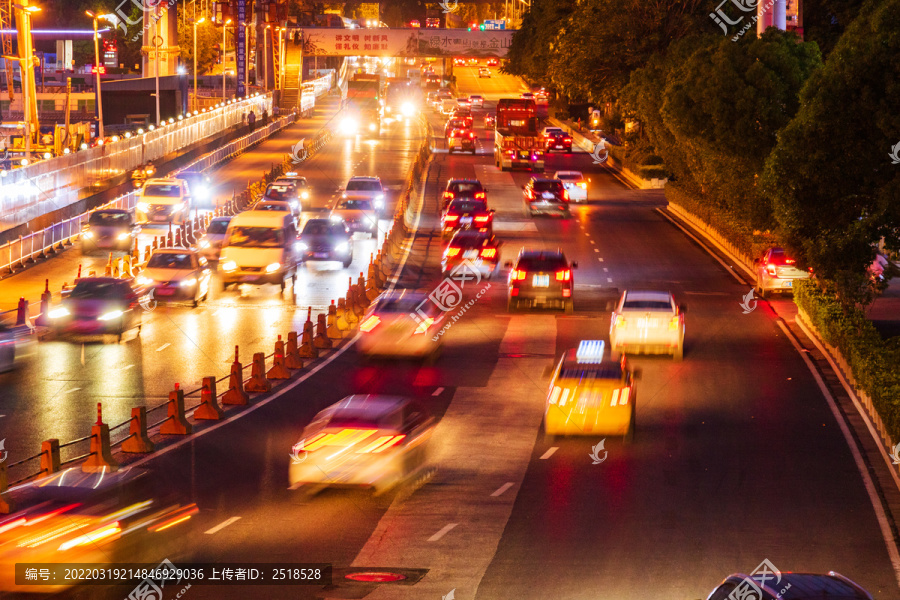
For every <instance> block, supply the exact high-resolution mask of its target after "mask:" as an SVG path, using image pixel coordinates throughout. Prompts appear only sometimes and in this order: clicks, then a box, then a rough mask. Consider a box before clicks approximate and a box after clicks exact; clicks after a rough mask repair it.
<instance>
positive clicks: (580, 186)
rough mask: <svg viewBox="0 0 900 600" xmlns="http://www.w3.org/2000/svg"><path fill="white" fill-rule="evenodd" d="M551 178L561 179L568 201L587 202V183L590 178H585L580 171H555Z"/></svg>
mask: <svg viewBox="0 0 900 600" xmlns="http://www.w3.org/2000/svg"><path fill="white" fill-rule="evenodd" d="M553 178H554V179H559V180H560V181H562V183H563V187H564V188H566V193H567V194H568V195H569V201H570V202H576V203H578V202H587V200H588V192H587V184H588V181H590V179H586V178H585V177H584V175H583V174H582V172H581V171H557V172H556V173H554V174H553Z"/></svg>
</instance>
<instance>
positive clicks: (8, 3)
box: [0, 0, 14, 104]
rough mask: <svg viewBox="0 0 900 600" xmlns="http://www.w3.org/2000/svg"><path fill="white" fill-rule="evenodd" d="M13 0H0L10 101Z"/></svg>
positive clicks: (1, 43)
mask: <svg viewBox="0 0 900 600" xmlns="http://www.w3.org/2000/svg"><path fill="white" fill-rule="evenodd" d="M12 29H13V0H0V46H2V47H0V50H2V53H3V56H4V57H5V60H6V91H7V92H8V93H9V102H10V104H12V101H13V91H14V90H13V88H14V86H13V61H12V58H10V57H11V56H12V53H13V45H12Z"/></svg>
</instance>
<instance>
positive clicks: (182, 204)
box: [172, 202, 184, 212]
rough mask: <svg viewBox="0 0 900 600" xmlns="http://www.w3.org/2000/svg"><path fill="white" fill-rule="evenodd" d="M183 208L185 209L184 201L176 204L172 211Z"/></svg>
mask: <svg viewBox="0 0 900 600" xmlns="http://www.w3.org/2000/svg"><path fill="white" fill-rule="evenodd" d="M182 209H184V202H179V203H178V204H176V205H175V206H173V207H172V211H174V212H178V211H180V210H182Z"/></svg>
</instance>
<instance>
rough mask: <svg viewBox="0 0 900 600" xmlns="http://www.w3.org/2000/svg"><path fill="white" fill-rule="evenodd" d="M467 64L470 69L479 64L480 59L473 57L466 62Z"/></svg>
mask: <svg viewBox="0 0 900 600" xmlns="http://www.w3.org/2000/svg"><path fill="white" fill-rule="evenodd" d="M466 64H468V65H469V66H470V67H474V66H475V65H477V64H478V59H477V58H475V57H472V58H470V59H469V60H467V61H466Z"/></svg>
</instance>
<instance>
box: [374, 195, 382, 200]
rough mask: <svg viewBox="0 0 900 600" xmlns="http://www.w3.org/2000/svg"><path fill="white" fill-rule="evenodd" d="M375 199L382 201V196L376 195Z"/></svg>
mask: <svg viewBox="0 0 900 600" xmlns="http://www.w3.org/2000/svg"><path fill="white" fill-rule="evenodd" d="M375 199H376V200H384V194H378V195H377V196H375Z"/></svg>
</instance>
